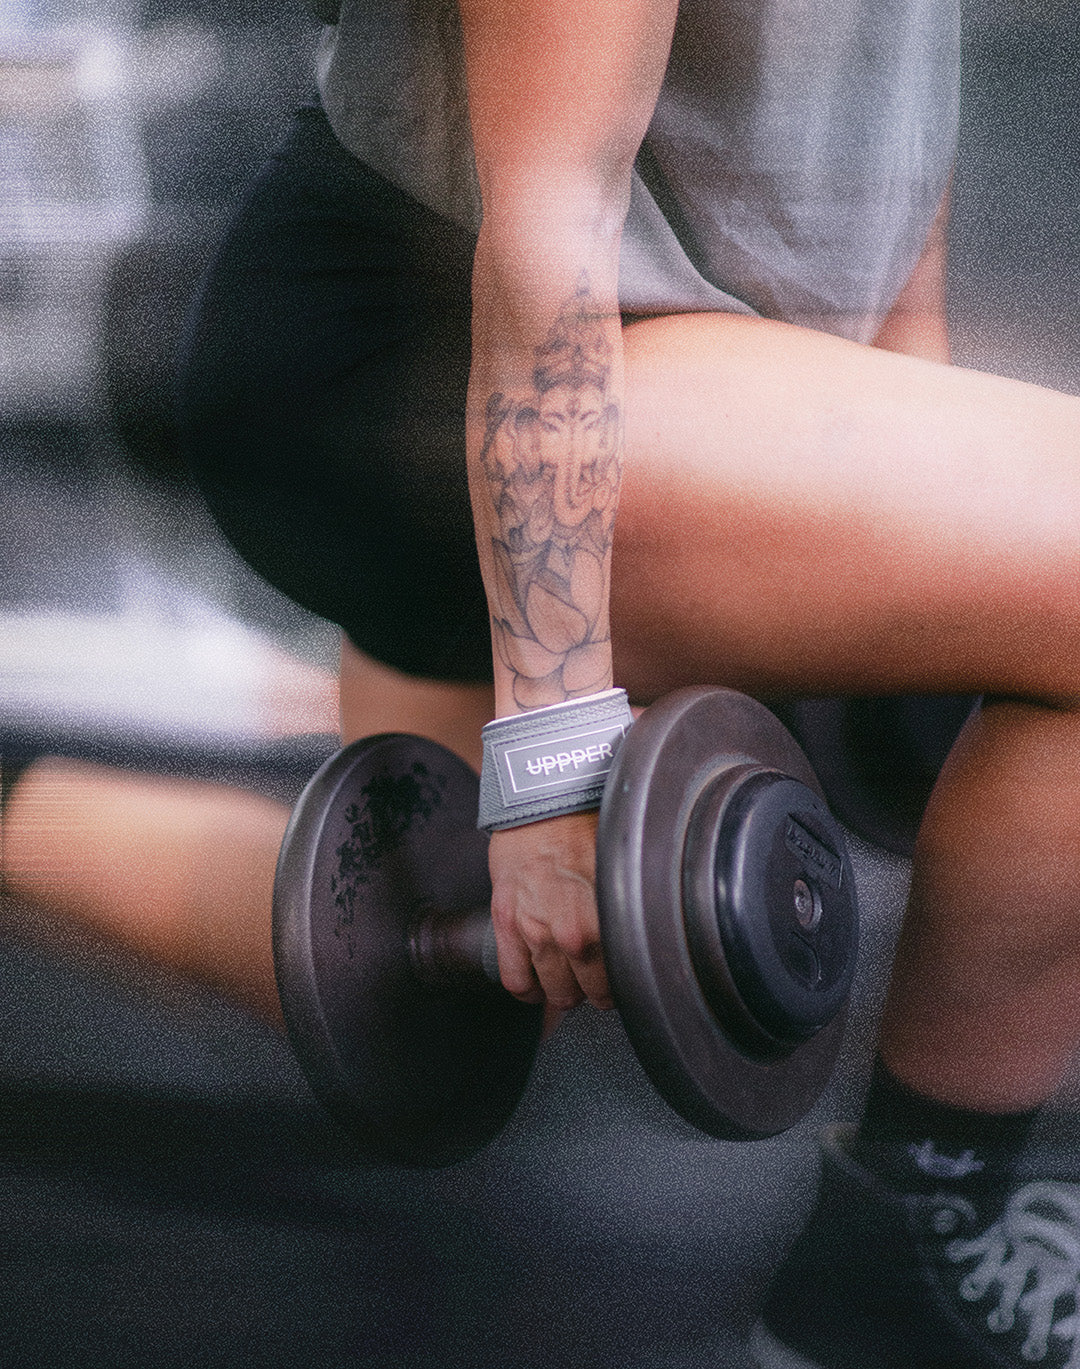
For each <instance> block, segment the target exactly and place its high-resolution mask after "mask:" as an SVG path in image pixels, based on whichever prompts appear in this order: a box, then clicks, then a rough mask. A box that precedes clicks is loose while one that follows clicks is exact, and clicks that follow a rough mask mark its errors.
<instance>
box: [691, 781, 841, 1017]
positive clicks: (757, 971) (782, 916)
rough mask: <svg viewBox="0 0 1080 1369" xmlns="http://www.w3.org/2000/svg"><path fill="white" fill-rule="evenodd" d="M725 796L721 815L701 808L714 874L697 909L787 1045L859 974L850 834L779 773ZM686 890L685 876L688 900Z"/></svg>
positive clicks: (742, 990)
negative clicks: (847, 837)
mask: <svg viewBox="0 0 1080 1369" xmlns="http://www.w3.org/2000/svg"><path fill="white" fill-rule="evenodd" d="M706 792H707V793H708V791H706ZM723 797H724V802H723V806H722V808H721V809H720V811H719V813H718V814H716V812H715V805H714V804H711V803H706V805H705V807H706V816H707V817H708V818H709V823H708V827H709V831H710V836H711V838H712V848H713V859H712V868H711V875H712V879H711V882H710V890H709V894H710V897H709V898H708V900H707V901H703V906H702V907H700V908H699V909H696V910H695V911H696V912H697V913H698V915H699V916H704V917H705V918H711V920H712V921H713V922H715V924H716V929H717V934H718V936H719V939H720V944H721V947H722V950H721V954H722V955H723V956H724V959H725V961H726V963H727V966H728V968H729V970H730V974H731V978H732V979H733V981H734V984H735V988H736V990H737V991H738V994H739V996H740V999H741V1000H742V1002H743V1003H744V1004H745V1005H746V1007H747V1008H748V1009H749V1011H750V1013H751V1014H752V1016H753V1018H754V1019H755V1021H756V1022H757V1023H758V1024H759V1025H760V1026H761V1027H762V1028H763V1029H764V1030H765V1031H766V1032H767V1033H768V1034H769V1035H771V1036H772V1037H773V1038H774V1039H777V1040H779V1041H781V1042H788V1043H796V1042H799V1041H806V1040H808V1039H809V1038H810V1037H811V1036H813V1035H814V1033H815V1032H818V1031H820V1030H821V1028H822V1027H823V1026H825V1025H826V1023H828V1022H830V1021H831V1020H832V1018H833V1017H835V1016H836V1014H837V1013H838V1012H839V1011H840V1009H841V1008H842V1007H843V1006H844V1004H845V1003H846V1002H847V999H848V996H849V994H850V992H851V984H852V980H853V978H854V974H855V959H856V954H857V951H858V911H857V907H856V903H855V888H854V881H853V880H852V879H851V878H850V877H849V871H850V864H849V862H848V859H847V848H846V843H845V841H844V835H843V833H842V831H841V830H840V827H839V826H838V824H837V823H836V822H835V820H834V819H833V817H832V815H831V814H830V812H829V810H828V808H827V807H826V806H825V803H824V801H823V800H822V799H821V798H820V797H819V796H818V795H817V794H815V793H814V791H813V790H812V789H809V788H808V787H807V786H806V785H805V784H802V783H800V782H799V781H798V780H795V779H792V778H791V777H790V776H787V775H782V774H779V773H778V772H776V771H770V770H765V771H757V772H755V771H753V770H750V771H749V772H747V773H745V774H744V776H743V778H742V780H741V782H740V783H739V784H737V785H736V786H734V787H733V788H731V789H730V790H729V792H728V793H727V794H726V795H724V796H723ZM700 808H701V805H700V804H699V805H698V806H697V807H696V808H695V811H694V816H693V818H692V819H691V827H693V826H694V825H695V819H696V818H697V814H698V811H699V810H700ZM717 818H718V820H717ZM695 892H696V891H695ZM689 893H690V891H689V890H687V888H686V887H685V883H684V897H686V898H687V904H688V906H689V905H690V904H691V902H692V901H696V900H694V899H693V896H692V895H691V897H687V895H688V894H689ZM800 913H801V916H800ZM688 930H690V925H689V924H688ZM694 950H695V946H694V938H693V935H691V953H692V954H693V953H694ZM706 963H707V962H706ZM695 964H696V965H697V964H698V957H697V956H696V955H695ZM700 971H701V966H699V974H700Z"/></svg>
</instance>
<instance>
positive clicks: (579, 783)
mask: <svg viewBox="0 0 1080 1369" xmlns="http://www.w3.org/2000/svg"><path fill="white" fill-rule="evenodd" d="M632 722H633V716H632V714H631V712H630V706H629V704H628V703H627V701H626V690H625V689H608V690H605V691H604V692H603V693H602V694H590V695H588V696H587V697H586V698H584V699H570V700H568V701H567V702H566V703H562V704H553V705H552V706H551V707H550V708H536V709H533V711H532V712H530V713H522V714H520V715H519V716H517V717H512V718H496V720H495V721H494V722H491V723H488V725H487V726H486V727H485V728H484V731H483V739H484V763H483V768H482V769H481V771H480V816H479V819H478V821H477V824H476V825H477V826H478V827H480V828H481V829H482V830H483V831H485V832H498V831H501V830H502V829H503V828H504V827H521V826H523V825H524V824H525V823H527V822H539V821H540V819H541V818H553V817H559V816H561V815H562V814H564V813H580V812H584V811H586V810H587V809H590V808H599V807H600V797H601V795H602V794H603V792H604V781H605V780H606V779H607V774H608V771H609V770H610V769H611V762H612V760H613V759H614V756H615V752H616V751H617V750H618V747H619V743H620V742H621V741H622V739H623V737H624V736H625V735H626V732H627V730H628V728H629V727H630V724H631V723H632Z"/></svg>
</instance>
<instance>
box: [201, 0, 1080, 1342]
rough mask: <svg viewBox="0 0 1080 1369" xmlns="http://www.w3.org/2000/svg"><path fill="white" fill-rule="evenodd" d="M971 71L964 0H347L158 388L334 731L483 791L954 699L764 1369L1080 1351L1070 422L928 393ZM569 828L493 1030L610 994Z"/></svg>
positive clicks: (984, 386) (1079, 894) (538, 855)
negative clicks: (282, 615)
mask: <svg viewBox="0 0 1080 1369" xmlns="http://www.w3.org/2000/svg"><path fill="white" fill-rule="evenodd" d="M957 42H958V37H957V15H956V12H955V8H954V7H953V6H952V5H951V4H949V3H948V2H947V0H886V3H877V4H874V5H870V4H869V3H862V2H860V0H856V3H854V4H852V5H844V6H838V5H835V4H834V3H832V0H805V3H802V4H800V5H797V6H793V5H790V4H783V5H782V4H780V3H778V2H775V3H774V2H772V0H763V3H761V4H760V5H755V6H752V7H747V6H742V5H740V4H738V3H735V2H734V0H682V3H681V4H677V3H676V0H574V3H570V0H548V3H545V4H540V3H538V2H537V0H515V3H512V4H507V3H505V2H504V0H460V6H459V7H458V6H455V5H453V4H450V3H448V2H447V0H398V2H397V3H393V4H390V3H388V4H385V5H381V6H367V5H364V4H362V3H360V0H346V2H345V5H344V7H343V9H342V12H341V15H340V18H339V22H338V24H337V25H336V27H335V28H334V29H333V31H332V33H331V35H330V36H329V37H328V38H327V40H326V43H325V45H324V49H323V51H322V54H321V58H320V89H321V104H320V106H319V107H317V108H311V109H307V110H304V111H301V112H300V114H299V115H298V117H297V120H296V122H295V124H294V126H293V129H292V131H291V133H290V135H289V138H288V140H287V142H286V144H285V146H284V147H283V149H282V151H281V152H280V153H279V154H278V156H277V158H276V159H275V160H274V162H273V164H272V165H271V166H270V167H269V168H268V169H267V171H266V172H265V173H264V174H263V176H262V177H261V178H260V180H259V182H258V184H257V185H256V186H255V188H254V189H253V191H252V193H251V195H250V196H249V198H248V200H247V201H246V203H245V205H244V206H243V208H242V209H241V211H240V213H239V215H238V217H237V219H236V221H235V223H234V225H233V228H232V230H231V232H230V235H229V237H228V239H227V241H226V242H225V244H224V246H223V248H222V251H221V254H220V256H219V258H218V261H217V264H216V267H215V269H214V271H213V273H212V275H211V278H210V280H209V283H208V285H207V287H206V290H205V293H204V296H203V300H202V304H201V312H200V316H199V319H198V322H197V325H196V327H195V329H194V331H193V334H192V339H191V344H190V349H189V353H188V359H187V366H186V378H185V388H184V399H183V404H184V414H185V423H186V428H187V440H188V444H189V447H190V450H191V453H192V457H193V460H194V462H195V465H196V467H197V469H198V472H199V476H200V479H201V482H202V485H203V488H204V491H205V493H206V495H207V499H208V501H209V503H210V505H211V508H212V509H213V511H214V513H215V516H216V517H217V519H218V521H219V523H220V525H221V526H222V528H223V529H224V530H225V532H226V534H227V535H228V536H229V537H230V538H231V539H232V540H233V541H234V543H235V544H236V546H237V547H238V548H239V550H240V551H241V552H242V554H243V555H245V557H247V559H248V560H249V561H250V562H251V563H252V564H253V565H254V566H255V567H256V568H257V569H258V570H260V571H261V572H262V573H263V574H265V575H267V576H268V578H270V579H271V580H272V581H274V583H276V584H278V585H279V586H280V587H281V588H283V589H285V590H286V591H287V592H288V593H290V594H291V595H292V596H293V597H294V598H295V599H297V600H298V601H299V602H301V603H303V604H306V605H307V606H309V607H312V608H315V609H317V610H318V611H319V612H321V613H323V614H324V615H325V616H327V617H330V618H332V619H333V620H334V621H336V622H338V623H340V624H341V626H342V628H343V630H344V633H345V645H344V647H343V672H342V718H343V731H344V735H345V737H346V739H348V738H349V737H350V736H353V735H358V734H359V733H360V732H368V731H371V730H373V729H372V728H371V726H370V725H369V721H368V717H367V716H366V714H365V705H366V703H370V702H372V701H376V700H377V701H378V702H379V707H380V709H381V713H380V717H383V716H385V714H386V713H387V712H388V711H389V712H391V713H393V714H394V715H395V723H394V725H395V726H402V727H407V728H408V730H414V731H420V732H423V733H425V734H427V735H433V736H435V737H436V739H438V740H448V739H449V740H450V741H451V744H453V745H455V746H456V747H457V748H458V749H459V750H461V751H462V752H463V754H466V755H468V756H469V757H470V758H471V759H473V760H474V761H475V760H478V759H479V758H480V755H481V737H480V727H481V724H483V723H486V722H487V721H488V720H489V719H490V718H492V717H496V718H499V719H504V718H511V719H512V718H515V717H517V716H519V715H521V716H523V717H529V716H531V714H533V713H534V712H535V713H536V714H537V717H538V719H539V723H538V725H540V726H545V725H546V719H547V718H548V717H549V716H550V715H548V714H542V713H541V712H540V710H545V709H551V708H552V707H555V708H558V707H559V706H566V705H570V704H573V703H574V701H575V700H579V699H581V698H585V699H590V700H591V699H594V698H595V697H596V696H597V695H598V694H599V695H604V694H605V692H606V688H607V686H609V685H611V684H612V683H613V682H615V683H618V684H619V685H622V686H624V687H625V688H626V690H627V692H628V695H629V697H630V699H631V700H633V701H635V702H638V703H645V702H647V701H649V700H650V699H653V698H655V697H657V696H658V695H660V694H662V693H665V692H667V691H668V690H670V689H672V688H674V687H676V686H678V685H682V684H686V683H701V682H708V683H712V684H726V685H730V686H733V687H735V688H739V689H743V690H746V691H748V692H750V693H753V694H756V695H759V696H762V697H782V696H785V695H795V694H829V693H852V694H859V693H866V694H871V693H903V692H911V693H915V692H920V693H921V692H932V693H949V692H955V693H958V694H959V693H971V694H979V695H982V696H983V704H982V707H981V709H980V710H979V711H978V712H977V713H976V714H975V715H973V716H972V718H971V719H970V721H969V722H968V724H967V725H966V727H965V729H964V731H963V733H962V735H961V737H960V739H959V740H958V742H957V744H956V746H955V748H954V750H953V752H952V753H951V755H950V757H949V760H948V762H947V763H946V766H945V768H944V770H943V772H942V774H941V777H940V779H939V782H938V784H937V786H936V788H935V791H934V793H933V795H932V797H931V800H930V804H929V806H928V809H927V812H926V815H925V818H924V821H923V824H922V827H921V830H920V834H919V840H918V846H917V850H916V855H915V862H914V875H913V881H912V888H911V895H910V901H909V906H908V909H907V912H906V915H905V920H904V925H903V930H902V934H901V939H900V944H899V949H898V952H897V956H896V960H895V965H894V969H893V974H892V979H891V983H890V987H889V992H888V999H887V1004H886V1008H885V1013H884V1020H883V1024H882V1029H881V1037H880V1044H879V1050H878V1059H877V1064H876V1066H875V1075H874V1079H873V1082H872V1084H871V1089H870V1094H869V1097H868V1099H867V1103H866V1109H865V1114H864V1116H863V1119H862V1121H861V1123H860V1125H859V1127H858V1129H857V1130H856V1132H855V1133H854V1135H852V1136H848V1135H846V1134H843V1135H841V1134H830V1135H829V1137H827V1138H826V1143H825V1146H824V1163H825V1170H824V1177H823V1186H822V1192H821V1195H820V1200H819V1205H818V1208H817V1209H816V1210H815V1213H814V1214H813V1216H812V1217H811V1219H810V1222H809V1224H808V1226H807V1228H806V1231H805V1232H804V1234H803V1236H802V1237H801V1238H800V1240H799V1242H798V1243H797V1244H796V1247H795V1249H794V1251H793V1253H792V1255H791V1257H790V1260H789V1261H788V1263H787V1264H786V1265H785V1266H784V1267H783V1268H782V1269H781V1270H780V1272H779V1274H778V1276H777V1280H776V1283H775V1285H774V1288H773V1290H772V1292H771V1293H770V1295H769V1298H768V1300H767V1303H766V1306H765V1309H764V1313H763V1319H762V1322H761V1324H760V1325H759V1327H758V1329H757V1331H756V1333H755V1353H756V1354H757V1356H758V1359H759V1363H761V1364H762V1365H766V1366H777V1367H779V1366H784V1369H792V1366H797V1369H810V1367H816V1369H854V1366H855V1365H860V1366H864V1365H868V1364H874V1365H879V1366H896V1367H897V1369H899V1366H904V1369H931V1366H941V1365H944V1364H948V1365H950V1366H959V1365H964V1366H969V1365H970V1366H976V1365H979V1366H981V1365H990V1364H994V1365H1001V1364H1017V1365H1019V1364H1020V1363H1029V1362H1032V1361H1043V1362H1045V1363H1048V1364H1058V1365H1064V1364H1067V1363H1076V1362H1077V1355H1078V1354H1080V1344H1078V1340H1077V1332H1078V1330H1080V1321H1077V1319H1076V1316H1075V1309H1076V1306H1077V1301H1076V1300H1077V1280H1078V1277H1080V1259H1078V1257H1077V1254H1076V1251H1077V1250H1080V1241H1078V1237H1080V1229H1078V1221H1080V1207H1078V1197H1080V1190H1078V1189H1077V1188H1076V1187H1075V1185H1072V1184H1071V1183H1070V1181H1069V1176H1068V1175H1066V1174H1062V1173H1060V1172H1050V1170H1049V1169H1048V1168H1046V1166H1047V1165H1049V1164H1050V1161H1049V1160H1047V1161H1046V1162H1045V1165H1044V1168H1043V1169H1042V1171H1041V1172H1040V1171H1038V1166H1037V1164H1036V1175H1037V1177H1036V1179H1033V1180H1032V1181H1031V1182H1028V1181H1027V1178H1026V1177H1025V1175H1026V1171H1025V1170H1024V1169H1023V1165H1024V1164H1026V1163H1028V1161H1027V1160H1025V1159H1024V1155H1025V1146H1026V1144H1027V1140H1028V1137H1029V1134H1030V1130H1031V1125H1032V1120H1033V1117H1034V1115H1035V1112H1036V1110H1037V1109H1038V1108H1039V1107H1040V1106H1041V1105H1042V1104H1043V1103H1044V1102H1045V1100H1046V1099H1047V1098H1048V1097H1049V1096H1050V1094H1051V1092H1052V1091H1053V1090H1054V1088H1055V1087H1056V1085H1057V1083H1058V1081H1059V1079H1060V1077H1061V1075H1062V1072H1063V1070H1064V1069H1065V1067H1066V1065H1067V1063H1068V1062H1069V1060H1070V1059H1071V1057H1072V1056H1073V1055H1074V1053H1075V1050H1076V1047H1077V1044H1078V1041H1080V1012H1078V1009H1077V1003H1078V1001H1080V998H1078V995H1077V994H1076V984H1077V977H1078V974H1080V966H1078V964H1077V960H1076V952H1075V949H1074V947H1075V944H1076V933H1077V929H1078V928H1077V919H1078V911H1077V910H1078V909H1080V862H1078V861H1077V859H1076V849H1077V838H1078V835H1080V834H1078V832H1077V830H1076V829H1077V818H1076V814H1077V812H1080V805H1078V804H1077V802H1076V798H1077V778H1076V777H1077V773H1078V761H1080V709H1078V700H1080V691H1078V689H1077V680H1078V678H1080V632H1078V624H1080V617H1078V613H1080V536H1078V534H1080V466H1078V463H1077V461H1076V452H1077V446H1078V443H1080V401H1078V400H1076V399H1075V398H1072V397H1069V396H1065V395H1060V394H1057V393H1053V392H1050V391H1047V390H1044V389H1040V388H1038V387H1034V386H1030V385H1025V384H1021V383H1018V382H1013V381H1008V380H1004V379H1001V378H998V377H993V376H989V375H983V374H977V373H974V372H969V371H964V370H962V369H959V368H954V367H952V366H950V365H949V364H948V361H949V357H948V345H947V338H946V333H945V328H944V309H943V270H944V253H945V248H944V244H945V230H946V217H947V203H948V184H949V177H950V172H951V163H952V158H953V152H954V148H955V131H956V94H957ZM616 510H617V512H616ZM388 683H389V684H390V685H391V688H389V689H388V688H387V685H388ZM492 691H493V692H492ZM433 692H434V694H435V696H436V697H437V699H438V702H439V709H438V712H437V714H436V713H435V712H431V713H429V712H428V711H427V707H426V704H425V699H426V698H428V697H429V696H431V695H432V693H433ZM398 718H399V719H400V722H398V721H396V720H397V719H398ZM495 825H498V824H495ZM594 832H595V814H594V813H593V812H592V811H591V810H589V809H583V810H580V811H572V812H562V813H558V814H556V815H548V816H545V817H543V818H542V819H541V820H538V821H533V822H528V823H524V824H521V825H514V826H507V827H505V828H502V829H501V830H497V831H496V832H495V834H494V835H493V837H492V842H491V870H492V881H493V900H492V912H493V917H494V920H495V926H496V933H497V939H498V947H499V964H500V970H501V974H502V978H503V982H504V984H505V985H506V987H507V988H508V989H510V990H511V991H512V992H513V993H515V994H517V995H518V996H520V997H522V998H525V999H529V1000H539V999H541V998H544V999H546V1000H547V1001H548V1002H549V1003H551V1004H554V1005H556V1006H558V1007H560V1008H567V1007H570V1006H572V1005H573V1004H574V1003H575V1002H578V1001H580V1000H581V999H582V998H583V997H586V998H588V999H589V1000H591V1001H592V1002H593V1003H594V1004H596V1005H597V1006H599V1007H606V1006H608V1005H609V1004H610V995H609V990H608V985H607V981H606V977H605V974H604V967H603V963H602V958H601V955H600V950H599V940H598V930H597V919H596V910H595V898H594V893H593V868H594V864H593V863H594ZM1036 1159H1037V1157H1036Z"/></svg>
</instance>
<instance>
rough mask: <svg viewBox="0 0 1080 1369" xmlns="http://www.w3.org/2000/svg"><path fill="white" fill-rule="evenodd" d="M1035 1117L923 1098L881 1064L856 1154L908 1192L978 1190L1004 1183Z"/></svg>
mask: <svg viewBox="0 0 1080 1369" xmlns="http://www.w3.org/2000/svg"><path fill="white" fill-rule="evenodd" d="M1036 1116H1037V1112H1036V1111H1035V1110H1034V1109H1033V1110H1032V1111H1030V1112H1010V1113H992V1112H973V1111H971V1110H969V1109H967V1108H957V1107H951V1106H950V1105H949V1104H948V1103H938V1102H936V1101H935V1100H934V1099H933V1098H925V1097H923V1096H922V1095H921V1094H919V1093H916V1092H915V1091H914V1090H913V1089H909V1088H908V1087H907V1086H906V1085H905V1084H902V1083H901V1082H900V1081H899V1079H897V1078H896V1077H895V1076H894V1075H893V1074H890V1072H889V1071H888V1070H887V1069H886V1067H885V1066H884V1065H883V1064H882V1062H881V1061H880V1059H879V1060H878V1061H877V1062H876V1064H875V1066H874V1077H873V1079H872V1080H871V1082H870V1092H869V1094H868V1095H867V1098H866V1108H865V1111H864V1112H863V1119H862V1121H861V1123H860V1124H859V1130H858V1132H857V1133H856V1137H855V1141H854V1144H853V1146H852V1154H853V1156H854V1158H855V1159H856V1160H858V1161H859V1162H860V1163H861V1164H864V1165H866V1167H867V1168H868V1169H872V1170H873V1171H874V1173H875V1174H877V1175H878V1176H879V1177H880V1178H881V1179H883V1180H884V1181H885V1182H886V1183H888V1184H889V1185H890V1186H891V1187H895V1188H898V1189H900V1190H901V1191H903V1192H906V1193H932V1192H935V1191H937V1190H940V1189H943V1188H944V1189H949V1190H955V1191H963V1192H966V1193H972V1194H974V1193H977V1192H979V1191H982V1190H986V1189H996V1188H1000V1187H1001V1186H1002V1185H1003V1184H1005V1183H1007V1181H1008V1179H1009V1176H1010V1175H1011V1173H1012V1172H1013V1170H1014V1168H1015V1166H1016V1162H1017V1160H1018V1159H1019V1157H1020V1153H1021V1151H1022V1150H1023V1148H1024V1144H1025V1142H1026V1141H1027V1137H1028V1133H1029V1132H1030V1130H1031V1127H1032V1124H1033V1122H1034V1121H1035V1118H1036Z"/></svg>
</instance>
